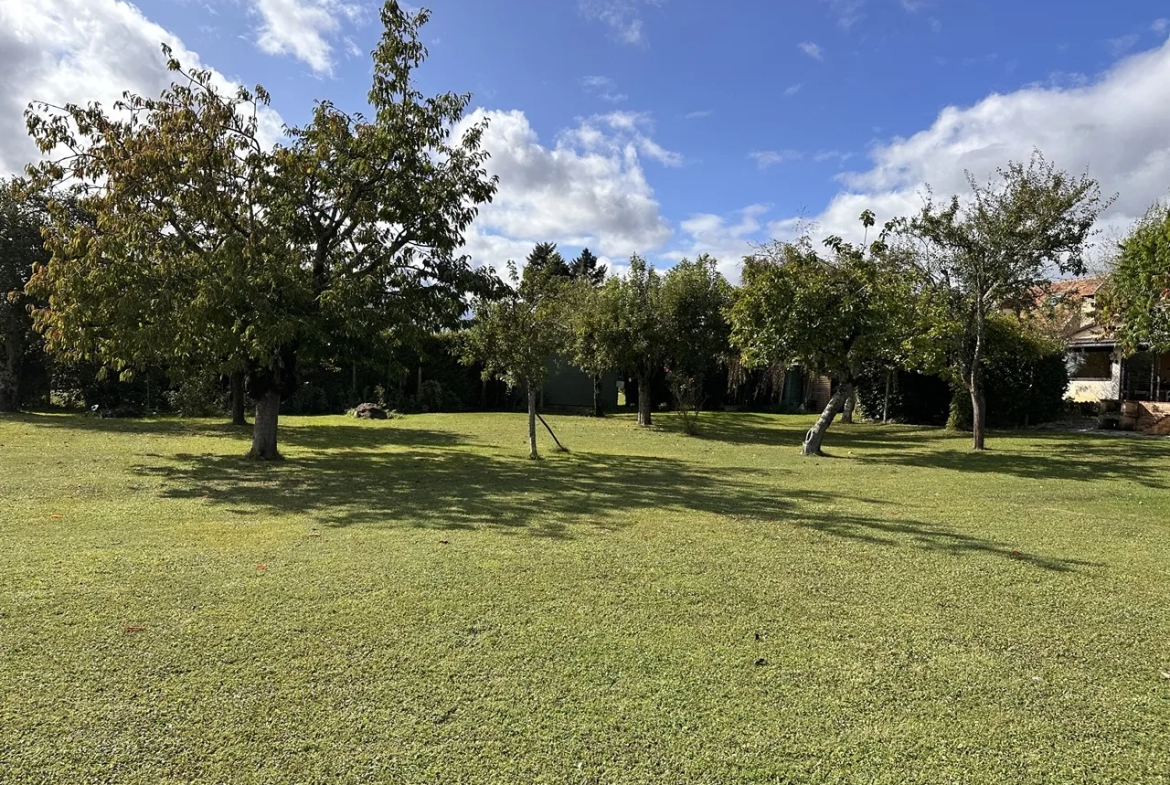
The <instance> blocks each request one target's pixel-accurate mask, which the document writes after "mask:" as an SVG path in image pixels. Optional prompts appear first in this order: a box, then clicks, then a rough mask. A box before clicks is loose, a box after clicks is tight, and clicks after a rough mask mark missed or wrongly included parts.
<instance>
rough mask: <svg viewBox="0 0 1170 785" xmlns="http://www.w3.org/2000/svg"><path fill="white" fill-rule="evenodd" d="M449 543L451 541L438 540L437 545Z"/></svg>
mask: <svg viewBox="0 0 1170 785" xmlns="http://www.w3.org/2000/svg"><path fill="white" fill-rule="evenodd" d="M450 544H451V543H450V541H449V540H439V545H450Z"/></svg>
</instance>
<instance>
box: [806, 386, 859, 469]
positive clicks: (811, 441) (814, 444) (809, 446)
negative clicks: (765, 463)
mask: <svg viewBox="0 0 1170 785" xmlns="http://www.w3.org/2000/svg"><path fill="white" fill-rule="evenodd" d="M847 390H848V385H844V384H843V385H841V386H840V387H838V388H837V392H835V393H833V397H832V398H830V399H829V404H828V405H827V406H826V407H825V410H824V411H823V412H821V416H820V417H818V418H817V421H816V424H815V425H813V427H812V428H810V429H809V431H808V433H807V434H805V437H804V447H803V448H802V449H801V451H800V454H801V455H804V456H806V457H807V456H813V455H824V453H823V452H821V443H822V442H824V440H825V432H826V431H827V430H829V426H830V425H832V424H833V418H834V417H836V416H837V413H838V412H840V411H841V407H842V406H844V404H845V393H846V391H847Z"/></svg>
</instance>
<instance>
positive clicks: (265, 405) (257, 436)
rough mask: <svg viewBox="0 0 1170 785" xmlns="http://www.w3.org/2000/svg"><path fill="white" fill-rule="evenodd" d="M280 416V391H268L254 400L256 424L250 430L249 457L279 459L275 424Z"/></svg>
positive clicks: (269, 459) (265, 459)
mask: <svg viewBox="0 0 1170 785" xmlns="http://www.w3.org/2000/svg"><path fill="white" fill-rule="evenodd" d="M279 418H280V393H279V392H276V391H270V392H267V393H265V394H264V397H263V398H261V399H260V400H258V401H256V425H255V427H254V428H253V430H252V451H251V452H250V453H248V457H249V458H256V459H257V460H262V461H274V460H279V459H280V452H279V451H277V449H276V426H277V422H278V420H279Z"/></svg>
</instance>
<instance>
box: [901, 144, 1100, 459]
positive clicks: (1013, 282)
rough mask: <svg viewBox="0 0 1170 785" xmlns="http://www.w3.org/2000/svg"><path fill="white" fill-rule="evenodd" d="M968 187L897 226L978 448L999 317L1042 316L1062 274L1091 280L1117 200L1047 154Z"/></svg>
mask: <svg viewBox="0 0 1170 785" xmlns="http://www.w3.org/2000/svg"><path fill="white" fill-rule="evenodd" d="M968 181H969V183H970V185H971V194H970V195H969V196H968V197H967V198H966V199H960V198H959V197H958V196H953V197H952V198H951V199H950V200H949V201H948V202H945V203H942V204H938V203H936V202H935V201H934V200H933V198H932V197H930V196H929V195H928V198H927V202H926V204H925V205H924V206H923V208H922V210H921V211H920V212H919V213H918V214H917V215H916V216H913V217H912V218H908V219H901V220H898V221H896V222H894V223H893V224H892V226H891V227H890V228H891V229H892V230H894V232H895V233H896V234H897V236H898V237H899V238H901V240H903V241H904V242H905V243H906V249H907V251H908V252H909V253H910V254H911V256H912V258H913V259H915V260H916V263H917V268H918V272H919V274H920V275H921V280H922V283H923V293H924V300H923V302H924V304H925V306H926V308H925V310H924V311H923V313H924V314H925V319H924V327H925V328H926V331H925V332H923V333H922V337H923V339H924V341H925V342H926V343H925V345H926V346H927V347H928V348H929V350H930V352H932V353H934V354H936V355H937V356H938V357H940V358H941V359H936V360H935V361H934V362H935V363H937V364H940V365H945V366H946V367H947V368H948V369H949V371H950V373H951V374H952V375H953V376H954V378H956V379H960V380H962V382H963V384H964V385H965V386H966V388H967V390H968V392H969V394H970V396H971V402H972V411H973V413H974V414H973V428H972V430H973V433H974V436H973V442H974V447H975V449H983V447H984V441H985V429H986V411H985V409H986V407H985V400H984V397H985V396H984V384H983V375H984V370H985V358H986V353H987V337H988V326H987V325H988V321H989V318H990V317H991V316H992V315H993V314H995V313H997V312H999V311H1001V310H1014V311H1017V312H1023V311H1028V310H1030V309H1032V308H1034V307H1035V304H1036V301H1037V299H1038V295H1039V294H1040V293H1041V292H1043V291H1044V290H1045V289H1046V288H1047V286H1048V284H1049V283H1050V279H1051V275H1052V272H1053V271H1054V270H1059V271H1060V272H1062V273H1067V274H1074V275H1079V274H1082V273H1083V272H1084V269H1085V263H1084V254H1085V249H1086V244H1087V241H1088V240H1089V238H1090V236H1091V233H1092V228H1093V224H1094V223H1095V222H1096V220H1097V217H1098V216H1099V215H1100V213H1101V211H1102V210H1103V209H1105V207H1106V206H1107V205H1108V201H1107V200H1104V199H1102V196H1101V192H1100V188H1099V187H1098V185H1097V183H1096V181H1094V180H1092V179H1091V178H1089V177H1087V176H1081V177H1073V176H1071V175H1069V174H1067V173H1066V172H1063V171H1061V170H1058V169H1057V168H1056V167H1055V166H1054V165H1053V164H1051V163H1049V162H1048V161H1046V160H1045V159H1044V158H1043V156H1041V155H1040V153H1038V152H1037V153H1035V154H1034V155H1033V156H1032V158H1031V160H1030V161H1029V162H1028V163H1027V164H1023V163H1018V162H1011V163H1009V164H1008V165H1007V167H1006V168H1003V169H1000V170H998V172H997V175H996V176H995V177H994V178H992V180H991V181H990V182H989V183H987V184H979V183H977V182H976V181H975V180H974V178H972V177H970V176H968Z"/></svg>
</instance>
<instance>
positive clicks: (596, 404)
mask: <svg viewBox="0 0 1170 785" xmlns="http://www.w3.org/2000/svg"><path fill="white" fill-rule="evenodd" d="M593 416H594V417H604V416H605V411H604V410H603V409H602V405H601V374H595V375H594V377H593Z"/></svg>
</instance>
